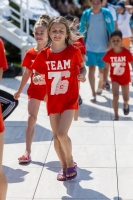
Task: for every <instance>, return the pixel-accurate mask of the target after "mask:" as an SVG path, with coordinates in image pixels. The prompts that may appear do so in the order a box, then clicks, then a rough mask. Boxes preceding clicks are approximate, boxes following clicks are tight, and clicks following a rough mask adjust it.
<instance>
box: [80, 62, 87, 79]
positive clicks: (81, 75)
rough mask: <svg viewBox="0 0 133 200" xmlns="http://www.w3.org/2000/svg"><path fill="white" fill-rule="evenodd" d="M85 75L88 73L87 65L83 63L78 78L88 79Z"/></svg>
mask: <svg viewBox="0 0 133 200" xmlns="http://www.w3.org/2000/svg"><path fill="white" fill-rule="evenodd" d="M85 75H86V67H85V65H84V63H82V67H81V68H80V74H79V75H78V79H79V80H80V81H81V82H85V81H86V78H85Z"/></svg>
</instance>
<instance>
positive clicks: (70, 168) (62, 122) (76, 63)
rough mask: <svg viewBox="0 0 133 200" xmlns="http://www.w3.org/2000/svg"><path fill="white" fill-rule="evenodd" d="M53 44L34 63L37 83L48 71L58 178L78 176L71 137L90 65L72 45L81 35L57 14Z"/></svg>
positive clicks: (51, 32) (52, 30)
mask: <svg viewBox="0 0 133 200" xmlns="http://www.w3.org/2000/svg"><path fill="white" fill-rule="evenodd" d="M48 35H49V40H50V43H51V45H50V46H49V47H47V48H46V49H44V50H43V51H42V52H40V53H39V54H38V56H37V58H36V60H35V62H34V63H33V65H32V67H33V69H35V70H36V73H37V74H38V75H37V74H36V76H35V77H34V79H33V80H34V83H35V84H38V83H40V81H42V80H43V78H42V77H41V76H40V75H39V74H44V75H45V81H46V91H47V111H48V115H49V117H50V123H51V127H52V130H53V135H54V147H55V151H56V153H57V155H58V157H59V160H60V162H61V165H62V170H61V171H60V172H59V173H58V175H57V180H59V181H65V180H68V179H69V180H71V179H74V178H75V177H76V176H77V171H76V168H75V166H74V161H73V157H72V144H71V140H70V138H69V137H68V130H69V128H70V125H71V122H72V119H73V117H74V111H75V110H76V109H78V95H79V91H78V79H79V80H80V81H81V82H84V81H85V80H86V79H85V74H86V69H85V67H84V65H83V59H82V55H81V52H80V50H79V49H78V48H77V47H75V46H74V45H70V44H71V43H72V42H73V39H75V40H76V38H77V36H76V35H74V34H72V32H71V30H70V29H69V26H68V23H67V20H66V19H65V18H64V17H61V16H60V17H56V18H54V19H52V20H51V22H50V24H49V27H48Z"/></svg>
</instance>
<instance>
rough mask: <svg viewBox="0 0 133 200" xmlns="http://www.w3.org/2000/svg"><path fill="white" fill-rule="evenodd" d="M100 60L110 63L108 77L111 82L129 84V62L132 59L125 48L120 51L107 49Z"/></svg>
mask: <svg viewBox="0 0 133 200" xmlns="http://www.w3.org/2000/svg"><path fill="white" fill-rule="evenodd" d="M102 60H103V61H104V62H106V63H109V64H110V78H111V81H112V82H114V81H115V82H118V83H119V84H120V85H126V84H129V82H130V81H131V76H130V68H129V62H131V61H133V56H132V54H131V53H130V51H129V50H128V49H126V48H123V50H122V51H121V52H120V53H115V52H114V50H113V49H111V50H110V51H108V52H107V53H106V54H105V55H104V57H103V58H102Z"/></svg>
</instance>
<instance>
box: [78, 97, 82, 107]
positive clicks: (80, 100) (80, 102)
mask: <svg viewBox="0 0 133 200" xmlns="http://www.w3.org/2000/svg"><path fill="white" fill-rule="evenodd" d="M81 104H82V99H81V96H80V95H79V105H81Z"/></svg>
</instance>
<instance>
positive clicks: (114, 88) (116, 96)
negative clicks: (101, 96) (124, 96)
mask: <svg viewBox="0 0 133 200" xmlns="http://www.w3.org/2000/svg"><path fill="white" fill-rule="evenodd" d="M112 93H113V102H112V106H113V108H114V115H115V119H119V115H118V108H119V102H118V100H119V84H118V83H117V82H112Z"/></svg>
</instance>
